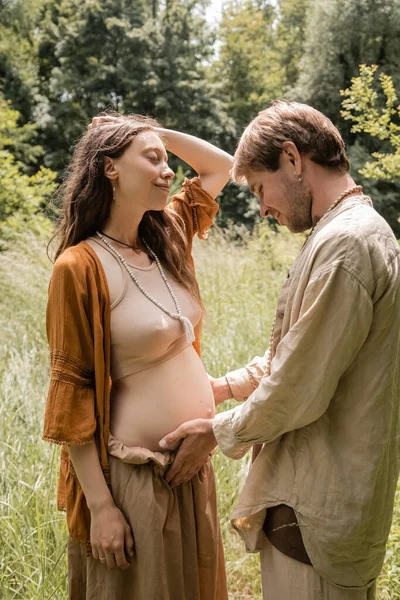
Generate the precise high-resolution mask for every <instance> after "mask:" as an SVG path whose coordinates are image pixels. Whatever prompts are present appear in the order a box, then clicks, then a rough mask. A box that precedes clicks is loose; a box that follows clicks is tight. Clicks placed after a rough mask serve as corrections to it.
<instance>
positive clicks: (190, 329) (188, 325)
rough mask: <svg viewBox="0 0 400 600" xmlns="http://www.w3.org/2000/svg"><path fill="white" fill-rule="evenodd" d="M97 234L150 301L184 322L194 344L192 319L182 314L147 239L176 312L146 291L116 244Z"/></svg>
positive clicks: (187, 335)
mask: <svg viewBox="0 0 400 600" xmlns="http://www.w3.org/2000/svg"><path fill="white" fill-rule="evenodd" d="M96 235H97V236H98V237H99V238H100V239H101V240H102V241H103V242H104V244H105V245H106V246H107V247H108V248H109V249H110V250H111V252H113V254H114V255H115V256H116V257H117V258H118V260H119V261H120V262H121V264H122V265H123V266H124V267H125V269H126V271H127V272H128V274H129V276H130V278H131V279H132V281H133V282H134V283H135V284H136V286H137V287H138V289H139V290H140V291H141V292H142V294H143V295H144V296H146V298H147V299H148V300H150V302H152V303H153V304H155V305H156V306H158V308H160V309H161V310H162V311H163V312H164V313H165V314H167V315H168V316H169V317H171V318H172V319H176V320H178V321H180V322H181V323H182V325H183V328H184V331H185V335H186V341H187V343H188V344H192V343H193V342H194V340H195V335H194V329H193V325H192V322H191V321H190V319H188V317H185V316H184V315H182V311H181V307H180V305H179V302H178V299H177V297H176V296H175V294H174V291H173V289H172V287H171V285H170V284H169V282H168V280H167V278H166V275H165V273H164V270H163V268H162V265H161V263H160V260H159V258H158V256H156V254H155V252H153V250H152V249H151V248H150V247H149V245H148V244H147V242H146V241H145V240H143V244H144V245H145V246H146V248H147V251H148V253H149V254H150V256H151V257H152V258H153V259H154V260H155V263H156V265H157V267H158V270H159V271H160V275H161V277H162V279H163V281H164V283H165V285H166V287H167V289H168V291H169V293H170V294H171V297H172V300H173V301H174V304H175V308H176V313H174V312H172V311H170V310H168V308H166V307H165V306H163V305H162V304H161V303H160V302H158V301H157V300H156V299H155V298H153V296H151V295H150V294H149V293H148V292H146V290H145V289H144V287H143V286H142V284H141V283H140V281H139V280H138V278H137V277H136V275H135V274H134V272H133V271H132V269H131V267H130V266H129V264H128V263H127V261H126V260H125V258H124V257H123V256H122V255H121V254H120V253H119V252H118V250H116V248H114V246H113V245H112V244H111V242H109V241H108V240H107V239H106V238H105V237H104V235H102V234H101V233H100V232H99V231H96Z"/></svg>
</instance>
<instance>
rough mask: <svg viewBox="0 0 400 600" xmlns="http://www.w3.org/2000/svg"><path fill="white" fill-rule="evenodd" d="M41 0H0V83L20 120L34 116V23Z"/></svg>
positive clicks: (35, 57)
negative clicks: (27, 0) (26, 0)
mask: <svg viewBox="0 0 400 600" xmlns="http://www.w3.org/2000/svg"><path fill="white" fill-rule="evenodd" d="M43 1H44V0H29V2H24V1H23V0H0V83H1V87H2V90H3V93H4V96H5V97H6V98H7V99H9V100H11V101H12V103H13V106H14V107H15V108H16V109H17V110H18V112H19V113H20V117H19V118H20V121H22V122H24V123H26V122H28V121H31V120H32V119H33V118H34V114H33V111H34V107H35V105H36V101H37V98H36V95H37V91H38V64H37V37H36V31H35V23H36V20H37V18H38V15H39V13H40V8H41V5H42V4H43Z"/></svg>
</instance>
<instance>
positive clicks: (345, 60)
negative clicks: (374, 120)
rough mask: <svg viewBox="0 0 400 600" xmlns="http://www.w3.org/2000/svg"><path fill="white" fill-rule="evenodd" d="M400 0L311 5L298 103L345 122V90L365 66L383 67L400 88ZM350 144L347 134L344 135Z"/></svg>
mask: <svg viewBox="0 0 400 600" xmlns="http://www.w3.org/2000/svg"><path fill="white" fill-rule="evenodd" d="M399 55H400V0H331V1H330V2H325V0H316V1H315V2H313V3H311V4H310V7H309V10H308V18H307V30H306V36H305V43H304V54H303V58H302V60H301V63H300V75H299V79H298V83H297V85H296V88H295V90H294V92H293V97H295V98H296V99H297V100H300V101H304V102H306V103H308V104H311V105H312V106H315V108H318V110H321V111H322V112H323V113H324V114H326V115H327V116H328V117H329V118H331V119H332V120H333V121H334V122H335V123H336V124H342V125H343V124H344V123H343V121H341V120H340V107H341V98H340V90H341V89H344V88H346V87H348V86H349V85H350V81H351V79H352V77H355V76H356V75H357V73H358V67H359V65H360V64H362V63H367V64H371V63H373V64H378V65H379V66H380V67H381V68H382V69H383V70H384V71H385V72H387V73H391V74H392V76H393V80H394V82H395V85H398V84H399V83H400V64H399V60H398V57H399ZM343 133H344V135H345V137H346V139H347V141H348V140H349V139H351V137H350V138H349V136H348V131H346V128H344V131H343Z"/></svg>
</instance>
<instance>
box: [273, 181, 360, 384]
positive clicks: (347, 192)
mask: <svg viewBox="0 0 400 600" xmlns="http://www.w3.org/2000/svg"><path fill="white" fill-rule="evenodd" d="M362 191H363V188H362V186H361V185H355V186H353V187H351V188H349V189H347V190H345V191H344V192H343V193H342V194H340V196H339V197H338V198H336V200H335V201H334V202H333V204H331V205H330V207H329V208H328V210H327V211H326V212H325V213H324V215H323V216H322V218H321V219H320V220H319V221H318V223H320V222H321V221H322V219H324V218H325V217H326V215H327V214H328V213H331V212H332V211H333V209H334V208H336V207H337V205H338V204H340V202H341V201H342V200H344V199H345V198H347V196H351V195H353V194H362ZM318 223H316V224H315V225H314V227H313V228H312V229H311V231H310V233H309V234H308V236H307V238H306V241H305V242H304V244H303V246H302V248H301V250H300V252H303V250H304V248H305V247H306V245H307V243H308V240H309V239H310V237H311V236H312V234H313V233H314V231H315V228H316V226H317V225H318ZM275 324H276V314H275V318H274V322H273V323H272V327H271V333H270V336H269V346H268V352H267V364H266V367H265V374H266V376H267V377H269V376H270V375H271V363H272V346H273V343H274V337H275Z"/></svg>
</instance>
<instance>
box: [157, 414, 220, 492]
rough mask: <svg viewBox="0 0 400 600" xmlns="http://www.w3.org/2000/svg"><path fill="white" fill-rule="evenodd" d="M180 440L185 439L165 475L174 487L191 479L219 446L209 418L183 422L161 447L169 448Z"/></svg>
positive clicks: (161, 443) (163, 440) (165, 439)
mask: <svg viewBox="0 0 400 600" xmlns="http://www.w3.org/2000/svg"><path fill="white" fill-rule="evenodd" d="M179 440H183V441H182V443H181V445H180V446H179V450H178V452H177V454H176V457H175V460H174V462H173V463H172V465H171V466H170V468H169V469H168V471H167V473H166V477H165V478H166V480H167V481H168V482H169V483H170V485H171V486H172V487H174V486H176V485H180V484H181V483H186V482H187V481H190V479H192V478H193V477H194V476H195V475H196V474H197V473H198V472H199V471H200V469H201V468H202V466H203V465H204V464H205V463H206V462H207V461H208V460H209V458H210V455H211V453H212V451H213V450H214V448H215V447H216V446H217V440H216V439H215V436H214V432H213V429H212V424H211V421H210V420H209V419H194V420H193V421H187V422H186V423H183V424H182V425H180V426H179V427H178V428H177V429H176V430H175V431H173V432H172V433H169V434H168V435H167V436H165V437H164V438H163V439H162V440H161V441H160V447H161V448H162V449H163V450H169V449H171V448H173V447H176V443H177V442H179Z"/></svg>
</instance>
